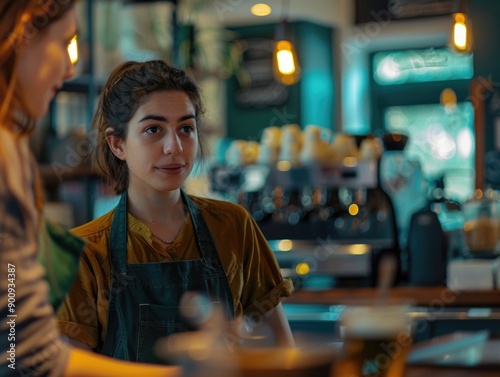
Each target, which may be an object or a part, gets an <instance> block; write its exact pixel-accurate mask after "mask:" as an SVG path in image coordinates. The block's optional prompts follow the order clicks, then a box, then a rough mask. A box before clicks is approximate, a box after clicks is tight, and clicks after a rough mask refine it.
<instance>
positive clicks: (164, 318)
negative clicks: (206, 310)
mask: <svg viewBox="0 0 500 377" xmlns="http://www.w3.org/2000/svg"><path fill="white" fill-rule="evenodd" d="M139 313H140V314H139V335H138V339H137V361H141V362H144V363H162V364H164V363H165V360H160V359H159V358H158V357H156V356H155V353H154V346H155V344H156V342H157V341H158V340H159V339H161V338H163V337H165V336H168V335H171V334H174V333H178V332H183V331H189V330H190V328H189V327H188V326H187V324H186V323H185V321H183V319H182V317H181V315H180V313H179V307H178V306H163V305H153V304H140V305H139Z"/></svg>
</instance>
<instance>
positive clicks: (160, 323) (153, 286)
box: [102, 191, 234, 363]
mask: <svg viewBox="0 0 500 377" xmlns="http://www.w3.org/2000/svg"><path fill="white" fill-rule="evenodd" d="M181 195H182V199H183V201H184V204H185V205H187V208H188V210H189V214H190V215H191V219H192V223H193V226H194V231H195V235H196V239H197V241H198V247H199V249H200V252H201V259H195V260H182V261H175V262H160V263H139V264H127V193H126V192H125V193H124V194H123V195H122V196H121V199H120V202H119V203H118V206H117V207H116V210H115V215H114V218H113V223H112V225H111V239H110V241H111V243H110V257H111V287H110V297H109V309H108V325H107V330H106V338H105V340H104V345H103V349H102V353H103V354H104V355H108V356H111V357H114V358H116V359H122V360H131V361H141V362H146V363H158V362H161V361H160V360H159V359H158V358H157V357H156V356H155V355H154V351H153V347H154V345H155V343H156V341H157V340H159V339H160V338H163V337H165V336H167V335H170V334H173V333H177V332H181V331H189V330H190V328H189V325H188V324H187V323H186V321H185V320H184V318H183V317H182V315H181V314H180V311H179V302H180V299H181V297H182V295H183V293H185V292H187V291H192V292H200V293H202V294H206V295H208V296H209V297H211V298H212V299H214V298H215V299H216V300H217V301H219V302H220V304H221V305H222V306H223V308H224V309H225V312H226V316H227V319H230V318H232V317H233V316H234V308H233V300H232V295H231V290H230V288H229V283H228V280H227V276H226V273H225V271H224V268H223V266H222V263H221V261H220V258H219V254H218V253H217V250H216V248H215V245H214V243H213V240H212V237H211V235H210V232H209V230H208V227H207V225H206V223H205V221H204V220H203V218H202V216H201V213H200V211H199V210H198V208H196V206H195V205H194V203H193V202H192V201H191V199H189V197H188V196H187V195H185V194H184V192H182V191H181Z"/></svg>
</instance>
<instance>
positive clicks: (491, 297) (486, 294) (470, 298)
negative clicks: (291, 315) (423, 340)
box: [284, 287, 500, 309]
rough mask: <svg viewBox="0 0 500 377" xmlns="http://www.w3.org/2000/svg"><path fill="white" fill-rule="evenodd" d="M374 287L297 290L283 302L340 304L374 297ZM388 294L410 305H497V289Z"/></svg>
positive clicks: (435, 289)
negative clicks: (410, 303) (408, 301)
mask: <svg viewBox="0 0 500 377" xmlns="http://www.w3.org/2000/svg"><path fill="white" fill-rule="evenodd" d="M376 294H377V290H376V289H375V288H338V289H329V290H318V291H312V290H306V289H299V290H297V291H295V292H294V293H293V294H292V296H291V297H288V298H287V299H286V301H284V302H285V303H288V304H326V305H336V304H343V303H346V302H349V301H353V300H362V299H370V298H374V297H375V296H376ZM388 297H390V298H403V299H410V300H411V301H412V302H413V304H415V305H420V306H429V307H432V308H436V309H439V308H442V307H500V290H499V289H495V290H488V291H476V290H474V291H452V290H449V289H447V288H446V287H395V288H392V289H390V290H389V292H388Z"/></svg>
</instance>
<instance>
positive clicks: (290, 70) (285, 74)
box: [273, 0, 300, 85]
mask: <svg viewBox="0 0 500 377" xmlns="http://www.w3.org/2000/svg"><path fill="white" fill-rule="evenodd" d="M286 2H287V5H288V6H287V12H288V10H289V8H290V3H289V0H288V1H286ZM283 3H285V1H283ZM283 8H284V7H283ZM283 13H284V12H283ZM273 72H274V78H275V79H276V80H277V81H278V82H280V83H282V84H284V85H293V84H296V83H297V82H298V81H299V80H300V64H299V58H298V56H297V52H296V51H295V47H294V45H293V43H292V33H291V31H290V25H289V24H288V22H287V20H286V18H284V19H283V21H281V22H280V23H279V24H278V25H276V30H275V35H274V50H273Z"/></svg>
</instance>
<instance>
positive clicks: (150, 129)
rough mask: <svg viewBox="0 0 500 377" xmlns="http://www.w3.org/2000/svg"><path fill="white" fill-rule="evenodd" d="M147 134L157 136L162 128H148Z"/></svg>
mask: <svg viewBox="0 0 500 377" xmlns="http://www.w3.org/2000/svg"><path fill="white" fill-rule="evenodd" d="M145 132H146V133H148V134H157V133H158V132H160V127H158V126H151V127H148V128H146V131H145Z"/></svg>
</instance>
